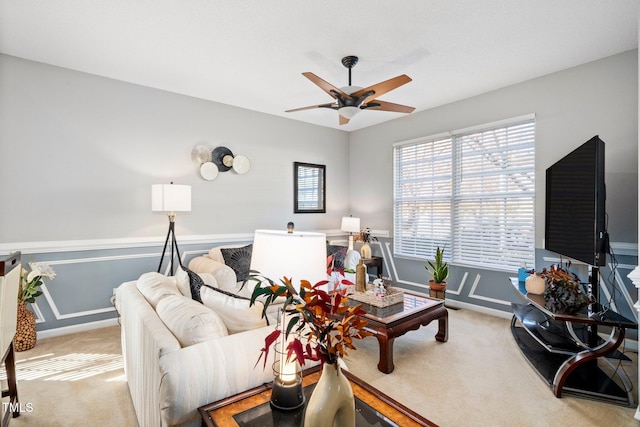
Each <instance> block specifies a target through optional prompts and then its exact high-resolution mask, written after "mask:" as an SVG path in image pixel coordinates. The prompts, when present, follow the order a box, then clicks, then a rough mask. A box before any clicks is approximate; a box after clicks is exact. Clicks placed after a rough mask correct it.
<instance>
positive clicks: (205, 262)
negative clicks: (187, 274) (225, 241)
mask: <svg viewBox="0 0 640 427" xmlns="http://www.w3.org/2000/svg"><path fill="white" fill-rule="evenodd" d="M189 268H190V269H191V270H192V271H195V272H196V273H198V274H200V275H202V274H204V273H209V274H212V275H213V277H215V279H216V285H212V286H214V287H217V288H220V289H224V290H226V291H230V290H233V289H235V288H236V286H237V284H238V280H237V278H236V273H235V272H234V271H233V269H232V268H231V267H229V266H228V265H226V264H224V263H223V262H218V261H215V260H212V259H210V258H209V257H206V256H199V257H195V258H193V259H192V260H191V261H189ZM208 284H209V283H208Z"/></svg>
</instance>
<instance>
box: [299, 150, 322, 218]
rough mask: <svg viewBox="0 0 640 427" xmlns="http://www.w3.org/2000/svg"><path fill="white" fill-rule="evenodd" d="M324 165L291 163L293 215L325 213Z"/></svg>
mask: <svg viewBox="0 0 640 427" xmlns="http://www.w3.org/2000/svg"><path fill="white" fill-rule="evenodd" d="M326 212H327V206H326V182H325V165H315V164H313V163H302V162H294V163H293V213H326Z"/></svg>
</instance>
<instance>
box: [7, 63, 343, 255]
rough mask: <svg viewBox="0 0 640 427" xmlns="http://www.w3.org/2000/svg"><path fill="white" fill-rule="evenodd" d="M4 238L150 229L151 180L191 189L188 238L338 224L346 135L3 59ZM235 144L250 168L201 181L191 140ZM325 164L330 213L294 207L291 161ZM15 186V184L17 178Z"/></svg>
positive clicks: (114, 234) (157, 225) (181, 224)
mask: <svg viewBox="0 0 640 427" xmlns="http://www.w3.org/2000/svg"><path fill="white" fill-rule="evenodd" d="M0 94H1V96H0V141H1V144H0V182H2V185H3V188H5V189H7V190H8V191H2V192H0V206H2V209H1V210H0V243H8V242H33V241H61V240H76V239H101V238H124V237H152V236H158V235H162V234H164V233H165V232H166V228H167V217H166V215H162V214H159V213H152V212H151V196H150V195H151V185H152V184H160V183H169V182H170V181H174V182H175V183H179V184H189V185H191V186H192V200H193V206H192V209H193V210H192V212H191V213H190V214H186V215H180V216H179V217H178V220H177V225H176V227H177V231H178V234H179V235H183V236H184V235H203V234H215V233H242V232H250V231H253V230H254V229H256V228H282V227H284V226H285V225H286V223H287V222H288V221H290V220H293V221H294V222H295V223H296V224H297V225H298V227H299V228H300V229H333V228H338V227H339V224H340V218H341V217H342V215H344V214H345V213H347V212H348V205H349V194H348V192H349V187H348V185H347V181H348V178H349V176H348V163H347V162H348V134H347V133H345V132H342V131H338V130H333V129H327V128H322V127H319V126H313V125H309V124H304V123H300V122H296V121H293V120H288V119H283V118H280V117H276V116H270V115H266V114H261V113H257V112H252V111H249V110H244V109H240V108H235V107H231V106H227V105H223V104H218V103H213V102H209V101H204V100H200V99H196V98H191V97H187V96H182V95H177V94H173V93H169V92H164V91H160V90H156V89H150V88H147V87H142V86H138V85H133V84H128V83H123V82H120V81H116V80H111V79H106V78H102V77H97V76H94V75H90V74H86V73H80V72H75V71H71V70H68V69H63V68H58V67H53V66H49V65H44V64H40V63H36V62H32V61H26V60H22V59H18V58H15V57H11V56H6V55H0ZM198 143H208V144H211V145H212V146H214V147H215V146H219V145H222V146H226V147H228V148H229V149H231V151H233V152H234V154H244V155H246V156H247V157H248V158H249V159H250V161H251V162H252V169H251V171H250V172H249V173H248V174H246V175H237V174H235V173H234V172H233V171H230V172H226V173H221V174H220V175H219V176H218V178H217V179H216V180H214V181H204V180H203V179H202V178H200V177H199V175H198V173H197V166H196V165H195V164H193V163H192V162H191V158H190V152H191V149H192V148H193V146H194V145H196V144H198ZM294 161H303V162H310V163H320V164H325V165H327V199H328V200H327V213H326V214H314V215H311V214H304V215H303V214H299V215H293V178H292V177H293V162H294ZM9 183H11V185H9Z"/></svg>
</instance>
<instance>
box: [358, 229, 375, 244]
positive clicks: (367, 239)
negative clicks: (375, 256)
mask: <svg viewBox="0 0 640 427" xmlns="http://www.w3.org/2000/svg"><path fill="white" fill-rule="evenodd" d="M353 240H354V241H356V242H364V243H371V242H377V241H378V238H377V237H375V236H372V235H371V229H370V228H369V227H367V228H362V229H360V232H359V233H358V234H356V235H355V236H354V238H353Z"/></svg>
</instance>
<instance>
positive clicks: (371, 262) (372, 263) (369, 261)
mask: <svg viewBox="0 0 640 427" xmlns="http://www.w3.org/2000/svg"><path fill="white" fill-rule="evenodd" d="M362 263H363V264H364V265H366V266H367V274H371V273H369V268H371V267H375V268H376V277H382V257H379V256H372V257H371V258H362Z"/></svg>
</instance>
